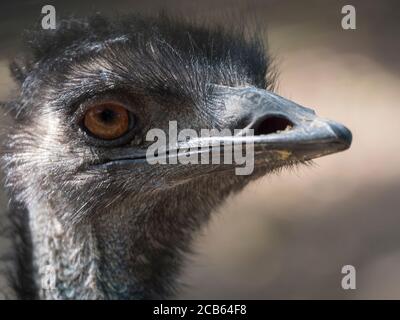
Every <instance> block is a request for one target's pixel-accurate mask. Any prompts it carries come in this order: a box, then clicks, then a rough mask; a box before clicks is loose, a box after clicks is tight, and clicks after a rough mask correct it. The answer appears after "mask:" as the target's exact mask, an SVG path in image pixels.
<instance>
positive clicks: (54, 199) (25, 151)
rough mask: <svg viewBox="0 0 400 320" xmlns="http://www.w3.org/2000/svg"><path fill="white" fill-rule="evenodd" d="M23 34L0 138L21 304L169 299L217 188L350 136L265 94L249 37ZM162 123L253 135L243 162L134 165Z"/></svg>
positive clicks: (168, 28)
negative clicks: (250, 157) (247, 170)
mask: <svg viewBox="0 0 400 320" xmlns="http://www.w3.org/2000/svg"><path fill="white" fill-rule="evenodd" d="M26 43H27V47H26V48H27V50H26V52H24V54H23V56H22V57H19V58H17V59H16V60H15V61H14V62H13V63H12V64H11V68H10V69H11V71H12V74H13V77H14V78H15V80H16V82H17V83H19V90H18V93H17V95H16V97H15V99H13V100H12V101H9V102H7V103H5V104H4V110H5V112H7V113H8V114H9V115H11V117H12V119H13V120H12V123H10V125H9V127H8V129H7V138H6V139H5V143H4V146H3V148H2V149H3V155H2V163H3V167H4V172H5V177H6V178H5V186H6V189H7V192H8V194H9V197H10V218H11V220H12V221H13V223H14V226H15V231H14V235H13V236H14V242H15V265H14V268H13V270H12V271H13V272H12V277H11V278H12V285H13V287H14V288H15V290H16V292H17V294H18V297H19V298H21V299H154V298H168V297H171V295H172V294H174V293H175V291H176V289H177V285H176V279H177V277H178V275H179V270H180V269H181V265H182V262H183V260H184V257H185V255H186V254H187V253H188V252H190V243H191V240H192V238H193V237H194V235H195V233H196V230H199V228H200V227H201V226H202V225H204V224H205V223H206V222H207V221H208V220H209V217H210V214H211V212H212V210H213V209H215V208H216V207H217V206H219V205H221V204H222V203H223V202H224V200H225V199H226V197H227V196H228V195H229V194H231V193H234V192H237V191H239V190H241V189H242V188H243V187H244V186H245V185H246V184H248V183H249V182H250V181H252V180H254V179H257V178H259V177H261V176H264V175H266V174H268V173H271V172H273V171H276V170H280V169H282V168H284V167H288V166H296V165H301V164H307V163H308V162H309V161H310V160H311V159H314V158H317V157H321V156H324V155H327V154H331V153H335V152H338V151H342V150H345V149H347V148H349V146H350V144H351V133H350V131H349V130H348V129H347V128H345V127H344V126H342V125H341V124H339V123H336V122H333V121H329V120H325V119H321V118H319V117H317V116H316V114H315V112H314V111H313V110H311V109H309V108H305V107H302V106H299V105H298V104H296V103H294V102H291V101H289V100H287V99H285V98H283V97H281V96H279V95H277V94H275V93H274V92H273V89H274V85H275V78H276V74H275V72H274V67H273V64H272V60H271V58H270V56H269V55H268V52H267V48H266V47H265V45H264V44H263V41H262V40H261V37H260V35H259V34H258V33H255V34H249V33H246V32H244V31H243V30H241V29H240V28H238V29H237V30H230V31H227V30H226V29H224V28H223V27H218V26H213V27H211V26H206V25H202V24H199V23H193V22H188V21H186V20H184V19H180V18H179V19H177V18H171V17H168V16H167V15H160V16H156V17H142V16H137V15H133V16H132V15H131V16H127V17H122V18H121V17H119V18H118V19H112V18H105V17H102V16H100V15H96V16H94V17H90V18H84V19H74V18H73V19H72V18H71V19H66V20H62V21H60V23H59V25H58V26H57V29H56V30H36V31H31V32H30V34H29V35H28V40H27V42H26ZM170 120H174V121H177V124H178V127H179V128H191V129H194V130H196V131H197V132H198V131H200V130H201V129H202V128H206V129H213V128H215V129H224V128H228V129H232V130H233V129H242V130H243V132H246V130H247V131H249V129H253V130H254V135H252V136H251V141H252V142H254V152H255V160H254V162H255V170H254V172H253V173H252V174H251V175H243V176H240V175H235V174H234V169H235V165H234V164H230V165H229V164H209V165H204V164H202V165H181V164H176V165H173V164H170V165H150V164H148V163H147V162H146V161H145V158H144V154H145V152H146V149H147V147H148V146H149V143H150V142H148V141H146V140H145V136H146V132H148V131H149V130H150V129H151V128H161V129H163V130H165V131H167V130H168V129H167V128H168V123H169V121H170ZM229 139H231V140H232V141H235V142H244V139H245V138H244V137H243V136H242V135H237V136H234V137H229ZM247 139H249V137H248V136H247ZM167 151H168V150H167ZM170 151H171V150H170Z"/></svg>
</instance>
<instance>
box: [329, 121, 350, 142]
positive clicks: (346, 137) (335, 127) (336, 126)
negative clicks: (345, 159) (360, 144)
mask: <svg viewBox="0 0 400 320" xmlns="http://www.w3.org/2000/svg"><path fill="white" fill-rule="evenodd" d="M329 126H330V127H331V129H332V131H333V132H334V134H335V136H336V139H337V142H338V143H340V144H341V145H343V147H344V149H348V148H350V145H351V142H352V140H353V135H352V133H351V131H350V130H349V129H347V128H346V127H345V126H344V125H342V124H340V123H337V122H333V121H332V122H330V124H329Z"/></svg>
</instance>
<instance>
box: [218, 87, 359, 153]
mask: <svg viewBox="0 0 400 320" xmlns="http://www.w3.org/2000/svg"><path fill="white" fill-rule="evenodd" d="M216 90H217V92H218V91H219V93H220V94H221V96H222V97H223V101H224V105H225V112H226V113H225V116H224V117H225V119H226V122H230V125H228V126H230V127H235V125H237V124H238V123H243V122H245V123H246V122H247V123H248V125H247V126H245V127H244V128H242V130H241V132H240V133H239V136H242V138H241V139H244V140H247V139H250V140H252V141H253V142H254V147H255V148H254V149H255V151H256V159H257V154H258V153H259V154H260V156H261V157H262V154H263V153H265V151H267V152H268V153H269V154H270V153H273V152H275V153H277V154H278V156H279V157H278V158H279V159H281V160H301V161H305V160H310V159H314V158H318V157H321V156H324V155H327V154H331V153H336V152H339V151H343V150H346V149H348V148H349V147H350V145H351V141H352V134H351V132H350V130H349V129H347V128H346V127H345V126H343V125H342V124H340V123H338V122H335V121H331V120H327V119H323V118H319V117H317V116H316V114H315V112H314V111H313V110H312V109H309V108H305V107H302V106H300V105H298V104H296V103H294V102H292V101H290V100H287V99H285V98H283V97H281V96H279V95H277V94H274V93H272V92H269V91H266V90H262V89H257V88H254V87H247V88H231V87H223V86H217V87H216ZM244 119H245V120H244ZM249 129H253V130H254V135H252V136H248V135H246V133H247V132H248V131H249ZM239 139H240V138H239ZM243 142H244V141H243Z"/></svg>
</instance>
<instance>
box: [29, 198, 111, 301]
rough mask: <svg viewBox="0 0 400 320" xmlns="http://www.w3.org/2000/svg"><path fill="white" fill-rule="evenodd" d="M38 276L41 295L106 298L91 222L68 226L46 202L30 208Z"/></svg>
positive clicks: (34, 257) (39, 294)
mask: <svg viewBox="0 0 400 320" xmlns="http://www.w3.org/2000/svg"><path fill="white" fill-rule="evenodd" d="M29 218H30V228H31V234H32V244H33V259H34V272H35V273H36V274H35V275H34V279H35V281H36V287H37V288H38V290H39V292H38V296H39V298H40V299H76V298H79V299H102V298H104V294H103V293H102V290H100V288H99V285H98V281H97V279H96V277H97V268H98V261H97V254H96V242H95V238H94V237H93V233H92V231H91V227H90V226H81V227H80V228H79V229H65V228H64V227H63V226H62V225H61V224H60V223H59V221H58V220H57V219H56V217H55V216H54V215H53V214H52V212H51V211H50V210H49V209H48V208H47V207H45V206H34V207H32V208H30V210H29Z"/></svg>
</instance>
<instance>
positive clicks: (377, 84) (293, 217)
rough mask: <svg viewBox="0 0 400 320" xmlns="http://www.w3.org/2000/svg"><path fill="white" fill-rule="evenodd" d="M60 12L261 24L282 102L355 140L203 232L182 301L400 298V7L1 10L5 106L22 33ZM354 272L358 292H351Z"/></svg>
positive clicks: (354, 0)
mask: <svg viewBox="0 0 400 320" xmlns="http://www.w3.org/2000/svg"><path fill="white" fill-rule="evenodd" d="M49 3H50V4H53V5H55V7H56V10H57V14H58V15H59V16H65V15H68V14H70V13H73V14H75V15H77V16H80V15H84V14H87V13H89V12H92V13H93V12H97V11H100V12H104V13H107V14H110V13H113V12H135V11H140V12H145V13H149V14H151V13H153V12H158V11H159V10H161V9H163V10H166V11H169V12H172V13H176V12H179V13H180V14H183V15H185V16H196V17H197V18H199V17H200V18H201V17H205V18H207V19H211V20H212V19H216V20H220V21H221V17H224V19H226V20H227V21H228V22H229V17H230V16H231V17H234V16H238V15H240V16H241V18H243V19H245V20H250V21H252V20H254V19H257V20H258V21H259V22H260V23H261V24H262V25H265V26H267V35H268V41H269V47H270V51H271V53H272V55H273V56H274V57H275V58H276V61H277V64H278V69H279V72H280V77H279V88H278V93H279V94H281V95H283V96H285V97H288V98H290V99H293V100H294V101H296V102H298V103H300V104H302V105H305V106H309V107H312V108H314V109H316V110H317V112H318V114H319V115H322V116H324V117H328V118H332V119H335V120H337V121H340V122H342V123H344V124H346V125H347V126H348V127H349V128H350V129H351V130H352V132H353V137H354V140H353V141H354V142H353V145H352V147H351V149H350V150H349V151H346V152H344V153H340V154H336V155H332V156H329V157H326V158H322V159H318V160H316V161H315V163H316V165H315V166H314V167H311V168H299V169H298V170H296V171H292V172H284V173H281V174H279V175H276V176H275V175H274V176H268V177H265V178H263V179H261V180H259V181H256V182H255V183H253V184H251V185H250V186H249V187H247V188H246V189H245V190H244V191H243V192H241V193H240V194H238V195H235V196H232V197H231V198H229V199H228V201H227V202H226V204H225V205H224V206H222V207H221V208H220V209H219V210H218V212H217V213H216V214H215V215H214V219H213V220H212V222H211V223H210V224H209V226H208V227H207V228H206V229H204V230H203V231H202V232H201V233H200V234H199V235H198V237H197V240H196V242H195V245H194V248H195V253H196V254H194V255H193V256H191V257H189V259H188V261H187V263H186V266H185V270H184V273H183V275H182V277H181V279H180V281H181V282H182V283H184V287H183V290H182V291H181V292H180V293H179V295H178V296H177V298H194V299H197V298H210V299H214V298H221V299H224V298H226V299H228V298H243V299H269V298H275V299H281V298H289V299H294V298H305V299H309V298H310V299H316V298H321V299H336V298H339V299H360V298H368V299H370V298H378V299H380V298H394V299H399V298H400V232H399V229H400V210H399V208H400V166H399V163H400V139H399V138H400V125H399V121H400V108H399V101H400V59H399V52H400V2H399V1H396V0H392V1H390V0H384V1H375V0H347V1H341V0H319V1H316V0H303V1H296V0H279V1H278V0H253V1H251V0H247V1H236V0H232V1H228V0H205V1H201V2H198V1H188V0H186V1H184V0H182V1H180V0H174V1H152V0H147V1H126V0H125V1H122V0H114V1H112V2H109V1H96V2H94V1H85V2H83V1H76V0H73V1H68V2H61V1H36V0H25V1H1V4H0V101H1V100H6V99H7V97H9V96H10V94H11V93H12V89H13V84H12V81H11V79H10V77H9V72H8V63H9V61H10V60H11V59H12V58H13V57H14V56H15V54H16V53H17V52H18V50H20V45H21V44H20V35H21V32H22V30H23V29H24V28H29V26H30V25H31V24H32V23H33V22H34V21H37V20H38V18H39V17H40V11H41V7H42V6H43V5H44V4H49ZM346 4H352V5H354V6H355V8H356V13H357V29H356V30H343V29H342V28H341V19H342V14H341V8H342V6H344V5H346ZM230 23H234V21H233V22H232V21H231V22H230ZM1 121H6V119H4V118H3V119H1V120H0V124H1ZM5 209H6V198H5V196H4V192H3V190H1V193H0V212H2V213H4V211H5ZM1 219H2V222H3V223H4V216H3V217H2V218H1ZM0 247H1V250H2V251H3V252H5V251H6V250H7V248H8V242H7V241H6V240H2V241H1V240H0ZM347 264H351V265H354V266H355V268H356V270H357V289H356V290H347V291H345V290H343V289H342V288H341V279H342V276H343V275H342V274H341V268H342V266H344V265H347ZM0 284H1V280H0Z"/></svg>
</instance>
